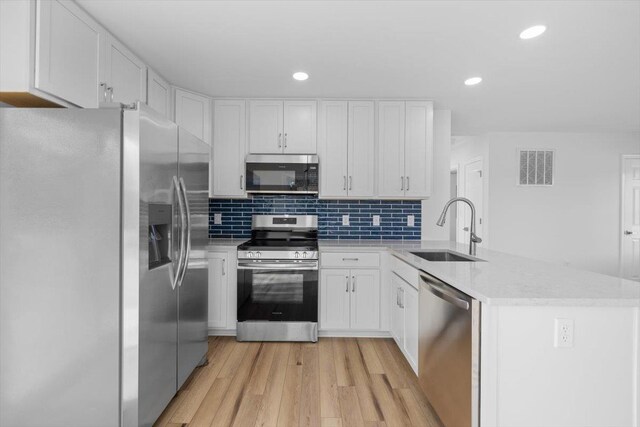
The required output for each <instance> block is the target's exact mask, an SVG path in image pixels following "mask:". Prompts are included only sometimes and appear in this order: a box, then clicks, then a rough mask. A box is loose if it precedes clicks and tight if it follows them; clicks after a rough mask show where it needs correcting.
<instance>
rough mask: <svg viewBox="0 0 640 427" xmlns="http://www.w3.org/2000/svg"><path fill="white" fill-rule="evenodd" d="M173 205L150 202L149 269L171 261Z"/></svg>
mask: <svg viewBox="0 0 640 427" xmlns="http://www.w3.org/2000/svg"><path fill="white" fill-rule="evenodd" d="M171 213H172V211H171V205H166V204H159V203H151V204H149V270H151V269H153V268H156V267H160V266H161V265H165V264H168V263H170V262H171V217H172V215H171Z"/></svg>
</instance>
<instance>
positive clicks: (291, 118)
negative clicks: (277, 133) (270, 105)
mask: <svg viewBox="0 0 640 427" xmlns="http://www.w3.org/2000/svg"><path fill="white" fill-rule="evenodd" d="M316 108H317V103H316V101H284V152H285V153H289V154H316V153H317V146H316V129H317V120H318V114H317V110H316Z"/></svg>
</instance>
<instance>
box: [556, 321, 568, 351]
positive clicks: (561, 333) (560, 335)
mask: <svg viewBox="0 0 640 427" xmlns="http://www.w3.org/2000/svg"><path fill="white" fill-rule="evenodd" d="M553 341H554V344H553V345H554V347H556V348H568V347H573V320H572V319H556V320H555V334H554V340H553Z"/></svg>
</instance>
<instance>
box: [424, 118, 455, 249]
mask: <svg viewBox="0 0 640 427" xmlns="http://www.w3.org/2000/svg"><path fill="white" fill-rule="evenodd" d="M450 157H451V111H449V110H435V111H434V112H433V191H432V193H431V197H430V198H429V199H427V200H423V201H422V239H423V240H449V224H448V223H446V224H445V226H444V227H438V226H437V225H436V221H437V220H438V216H440V212H441V211H442V208H443V207H444V204H445V203H447V201H448V200H449V189H450V186H449V178H450V177H449V170H450V168H449V163H450Z"/></svg>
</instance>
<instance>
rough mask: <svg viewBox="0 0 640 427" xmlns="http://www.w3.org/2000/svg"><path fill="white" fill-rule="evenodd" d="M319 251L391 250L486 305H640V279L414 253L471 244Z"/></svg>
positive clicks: (500, 257) (489, 255)
mask: <svg viewBox="0 0 640 427" xmlns="http://www.w3.org/2000/svg"><path fill="white" fill-rule="evenodd" d="M246 240H247V239H210V240H209V246H208V247H209V249H210V250H214V249H216V248H218V249H223V248H232V247H235V246H238V245H239V244H241V243H243V242H245V241H246ZM319 247H320V252H326V251H366V250H376V251H379V250H389V251H390V252H391V253H392V254H393V255H395V256H397V257H399V258H401V259H402V260H404V261H405V262H407V263H409V264H410V265H412V266H414V267H415V268H418V269H420V270H423V271H425V272H426V273H429V274H432V275H433V276H436V277H437V278H439V279H440V280H442V281H444V282H446V283H448V284H450V285H451V286H453V287H455V288H457V289H459V290H460V291H462V292H464V293H466V294H468V295H470V296H471V297H473V298H476V299H478V300H479V301H481V302H483V303H487V304H496V305H555V306H563V305H564V306H577V305H579V306H624V307H640V283H638V282H633V281H630V280H625V279H620V278H617V277H613V276H606V275H603V274H598V273H592V272H588V271H583V270H576V269H573V268H569V267H564V266H560V265H556V264H553V263H549V262H544V261H536V260H532V259H528V258H523V257H519V256H515V255H509V254H505V253H502V252H497V251H492V250H488V249H483V248H481V247H478V250H477V255H476V258H479V259H481V260H483V261H484V262H432V261H427V260H424V259H422V258H419V257H417V256H416V255H413V254H412V253H411V252H415V251H420V250H423V251H430V250H453V251H456V252H460V253H462V254H467V253H468V246H467V245H462V244H459V243H455V242H448V241H424V240H423V241H420V240H416V241H407V240H405V241H399V240H372V241H364V240H320V241H319Z"/></svg>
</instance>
